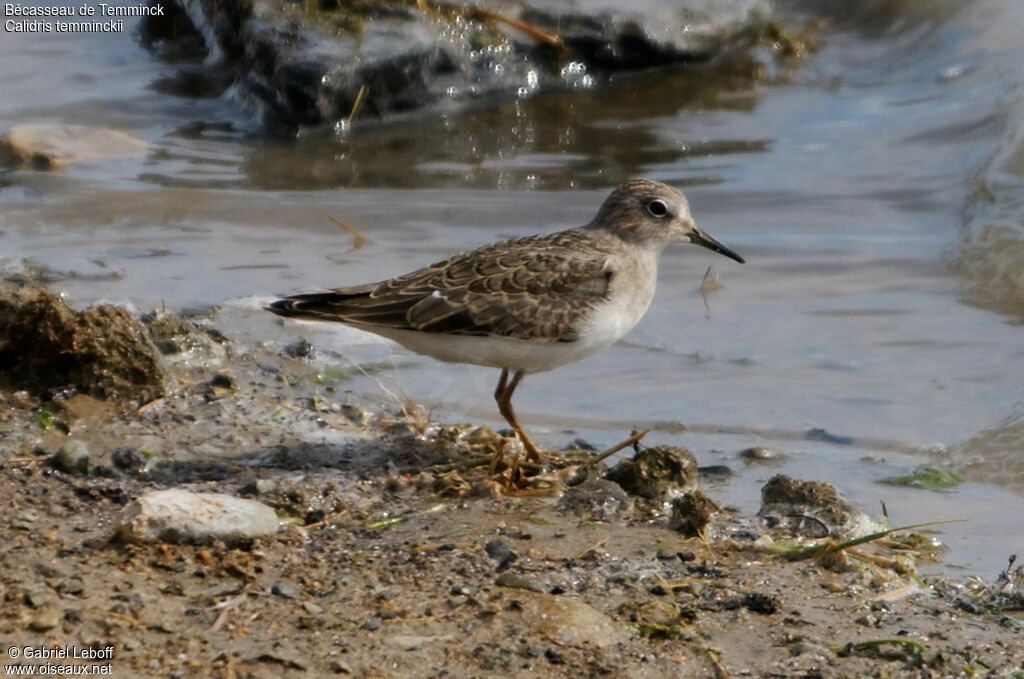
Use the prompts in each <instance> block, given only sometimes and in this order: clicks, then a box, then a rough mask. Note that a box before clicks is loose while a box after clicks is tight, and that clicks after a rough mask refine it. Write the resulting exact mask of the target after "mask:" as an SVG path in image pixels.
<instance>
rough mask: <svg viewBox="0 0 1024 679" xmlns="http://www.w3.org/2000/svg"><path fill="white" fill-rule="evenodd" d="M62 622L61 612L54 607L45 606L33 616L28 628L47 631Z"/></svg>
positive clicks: (35, 630) (34, 630)
mask: <svg viewBox="0 0 1024 679" xmlns="http://www.w3.org/2000/svg"><path fill="white" fill-rule="evenodd" d="M59 624H60V612H58V611H57V610H56V609H53V608H43V609H41V610H39V611H37V612H36V614H35V615H33V616H32V619H31V620H30V621H29V623H28V628H29V629H30V630H32V631H33V632H46V631H47V630H51V629H53V628H54V627H56V626H57V625H59Z"/></svg>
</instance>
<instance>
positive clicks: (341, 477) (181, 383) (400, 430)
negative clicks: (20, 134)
mask: <svg viewBox="0 0 1024 679" xmlns="http://www.w3.org/2000/svg"><path fill="white" fill-rule="evenodd" d="M0 315H2V314H0ZM189 316H190V317H189V318H183V317H182V316H181V315H178V314H169V315H168V314H163V315H160V314H158V315H154V316H150V317H147V318H145V319H135V322H137V323H139V327H145V328H146V331H147V335H148V337H149V339H148V340H147V341H148V342H151V343H153V344H154V345H156V346H158V347H159V349H157V350H156V354H158V355H159V362H160V365H161V367H162V369H163V371H164V375H163V378H162V390H161V391H160V393H162V394H163V395H162V396H160V397H157V398H153V396H154V394H155V393H156V392H151V391H143V392H142V393H143V394H144V396H143V397H136V398H129V397H125V396H124V395H123V394H121V393H118V394H105V393H97V394H92V395H90V394H87V393H85V392H86V391H87V390H83V389H81V388H73V389H67V388H65V389H61V388H58V387H57V386H55V385H50V386H48V387H45V388H41V389H28V388H26V385H25V384H23V383H22V384H15V383H14V382H13V379H12V378H11V376H10V374H9V373H10V372H11V369H10V367H9V366H8V369H7V371H6V373H5V377H4V379H5V380H6V382H5V383H4V385H3V386H2V387H0V401H2V402H3V403H4V404H6V407H5V408H3V409H0V484H2V486H3V491H2V497H4V498H5V499H6V502H5V503H4V506H5V508H6V516H5V517H4V521H2V522H0V531H2V542H0V544H2V545H3V547H2V548H0V563H2V564H3V570H2V575H0V596H2V597H3V600H4V606H3V608H2V612H0V631H2V632H3V636H4V638H5V639H6V640H7V641H8V646H12V647H19V648H36V649H38V648H51V649H52V648H63V649H74V650H76V651H77V652H78V658H77V659H72V660H68V661H67V662H70V663H73V664H75V663H77V664H83V663H85V664H88V663H109V665H110V673H111V674H112V676H125V677H128V676H133V677H134V676H147V677H148V676H152V677H168V676H170V677H192V676H200V677H202V676H209V677H220V676H229V677H245V676H252V677H279V676H333V675H339V676H356V677H413V676H415V677H425V676H457V677H469V676H487V677H501V676H509V677H511V676H516V677H523V676H525V677H560V676H566V677H568V676H572V677H579V676H612V677H614V676H651V677H662V676H664V677H669V676H693V677H705V676H706V677H722V676H782V677H819V676H820V677H830V676H878V677H888V676H908V677H909V676H918V677H931V676H933V677H945V676H968V675H976V676H999V677H1003V676H1005V677H1013V676H1020V673H1021V672H1022V671H1024V633H1022V629H1024V628H1022V626H1021V623H1020V621H1019V618H1018V617H1014V613H1013V611H1012V610H1009V609H1012V608H1013V607H1014V602H1016V604H1018V605H1019V603H1020V600H1021V599H1020V596H1021V595H1020V582H1019V581H1015V580H1014V577H1015V576H1014V572H1013V571H1012V570H1008V572H1007V575H1006V578H1007V579H1006V580H1005V582H1003V583H1002V584H1000V583H999V582H990V583H982V582H980V581H977V580H971V581H966V582H962V583H954V582H948V581H931V580H929V581H925V580H922V579H920V578H919V577H918V576H916V574H915V570H914V562H915V560H916V561H920V560H923V559H928V558H935V557H933V556H931V555H930V554H929V553H928V552H926V551H924V550H922V549H908V547H907V545H906V544H905V543H904V544H902V545H900V544H893V545H888V546H882V545H876V544H872V545H868V546H860V548H862V549H863V551H864V552H866V553H869V554H871V555H872V559H869V560H860V559H857V558H842V559H838V560H828V561H826V560H822V559H814V558H804V559H800V560H792V559H786V558H784V557H782V556H779V555H775V554H772V553H769V552H768V551H766V550H765V545H766V544H768V542H769V541H768V538H766V537H765V536H769V537H771V538H772V539H773V540H774V544H778V543H779V542H780V541H785V540H787V539H788V536H787V534H786V531H787V530H790V529H792V526H789V527H788V528H787V527H786V526H783V525H776V526H775V527H774V528H772V529H769V528H768V527H767V526H766V525H765V523H764V522H762V521H761V520H760V519H758V518H757V517H744V516H736V515H733V514H730V513H729V511H728V510H727V508H726V510H723V511H721V512H718V513H717V514H715V515H714V517H713V518H712V522H711V524H710V525H709V526H706V527H705V528H704V530H703V531H702V532H703V535H704V537H703V538H702V537H700V536H698V537H686V536H685V535H684V534H682V533H680V532H679V531H677V530H673V529H672V528H671V527H670V526H671V525H673V522H672V518H671V512H670V511H669V509H668V508H667V507H666V505H665V504H664V503H663V502H661V501H660V499H651V498H645V497H640V496H638V495H635V494H634V495H630V494H628V493H626V492H624V491H623V490H622V489H621V488H619V487H618V486H617V485H616V484H613V483H612V482H610V481H604V480H601V479H600V478H599V477H600V474H596V473H595V474H593V475H592V476H593V477H594V478H591V479H589V480H588V481H587V482H585V483H582V484H579V485H573V486H570V487H564V488H561V489H556V490H551V491H543V492H540V493H537V494H531V495H527V496H516V495H514V494H513V495H512V496H510V495H508V494H505V495H504V496H501V497H498V498H495V497H494V495H493V488H491V487H489V486H488V485H487V483H486V478H485V476H484V473H483V470H482V469H480V468H479V467H472V466H460V462H461V461H464V460H466V459H470V458H475V457H479V456H480V454H481V453H483V452H485V451H487V450H489V449H490V448H489V446H493V445H494V442H495V441H498V440H500V439H501V436H500V434H496V433H494V432H491V431H490V430H489V429H488V428H487V427H480V426H476V425H473V424H466V425H450V424H439V423H437V422H432V421H430V420H429V419H427V418H426V417H424V416H423V415H422V414H421V413H419V412H417V410H416V409H415V407H413V406H408V407H407V408H406V411H405V412H402V411H401V410H400V409H398V408H397V407H396V408H394V409H393V411H391V412H387V411H385V410H381V409H380V408H379V407H376V406H374V407H371V406H369V405H367V404H365V403H361V402H360V399H359V398H358V397H357V396H355V395H353V394H348V393H346V392H345V389H344V380H343V377H340V376H338V378H337V379H332V380H330V381H329V382H328V383H327V384H325V383H324V382H323V380H315V379H311V378H310V368H309V363H308V361H307V359H306V358H305V357H306V356H307V355H308V350H309V347H308V345H304V344H303V343H302V342H300V341H298V338H297V335H296V336H295V337H293V338H292V340H293V341H292V342H290V343H278V342H272V343H260V342H254V341H243V340H242V338H234V339H233V338H231V336H230V333H228V332H225V329H224V328H221V327H219V326H218V316H217V314H216V313H215V311H212V310H211V311H210V312H208V313H193V314H190V315H189ZM6 324H7V321H6V320H5V319H2V318H0V326H4V325H6ZM155 324H162V326H160V327H161V328H162V329H161V331H160V332H159V333H154V332H153V328H154V326H155ZM9 348H10V347H9V346H8V350H9ZM2 350H3V347H2V346H0V351H2ZM90 374H92V373H90ZM57 381H59V380H57ZM115 382H116V381H114V382H111V383H112V384H113V383H115ZM133 393H134V392H133ZM71 441H75V442H78V443H77V444H75V445H74V446H70V447H69V442H71ZM62 450H63V451H64V452H63V453H60V451H62ZM424 470H426V471H424ZM166 488H180V489H186V490H189V491H193V492H197V493H208V492H217V493H226V494H229V495H232V496H236V497H241V498H247V499H250V500H254V501H257V502H260V503H262V504H264V505H267V506H269V507H272V508H273V509H274V510H275V511H276V512H277V515H278V518H279V520H280V522H281V525H280V528H279V529H278V531H277V532H276V533H275V534H274V535H273V536H271V537H267V538H254V539H251V540H241V541H235V542H232V543H231V544H228V543H226V542H224V541H221V540H213V541H208V542H206V543H203V544H177V543H174V542H168V541H163V540H160V541H156V542H152V543H137V542H132V541H126V540H124V539H122V538H120V537H118V535H117V526H118V524H119V522H120V521H122V518H121V517H122V516H123V515H124V513H125V512H126V508H127V507H130V506H131V505H132V503H133V502H134V501H136V500H137V499H138V498H139V497H141V496H144V495H145V494H147V493H150V492H152V491H155V490H160V489H166ZM709 495H710V499H711V501H713V500H714V493H713V491H711V492H709ZM939 558H941V557H939ZM1015 588H1016V589H1015ZM1015 597H1016V598H1015ZM1018 615H1019V614H1018ZM108 647H110V648H112V651H111V654H112V657H111V658H109V659H103V658H102V657H100V655H99V653H100V651H102V650H103V649H106V648H108ZM90 649H91V651H90ZM86 652H91V653H92V654H93V658H92V659H89V658H83V657H82V655H83V654H85V655H87V654H88V653H86ZM5 662H6V663H8V664H9V663H11V662H14V660H11V659H8V660H6V661H5ZM21 662H25V663H27V664H40V663H43V662H49V663H51V664H54V663H58V662H64V660H54V659H49V660H45V659H31V660H29V659H21Z"/></svg>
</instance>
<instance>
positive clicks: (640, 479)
mask: <svg viewBox="0 0 1024 679" xmlns="http://www.w3.org/2000/svg"><path fill="white" fill-rule="evenodd" d="M605 478H606V479H608V480H610V481H614V482H615V483H617V484H619V485H620V486H621V487H622V489H623V490H624V491H626V492H627V493H629V494H630V495H638V496H640V497H643V498H647V499H649V500H661V501H663V502H671V501H672V500H673V499H674V498H677V497H679V496H680V495H682V494H683V493H686V492H688V491H690V490H692V489H694V488H696V487H697V460H696V459H694V457H693V454H692V453H690V451H688V450H687V449H686V448H678V447H675V446H651V447H647V448H641V449H640V450H638V451H637V452H636V454H634V455H633V458H632V459H630V460H621V461H620V462H619V464H618V465H616V466H615V467H614V468H613V469H612V470H611V471H609V472H608V473H607V474H605Z"/></svg>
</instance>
